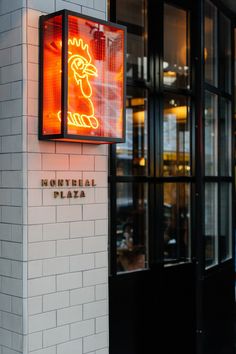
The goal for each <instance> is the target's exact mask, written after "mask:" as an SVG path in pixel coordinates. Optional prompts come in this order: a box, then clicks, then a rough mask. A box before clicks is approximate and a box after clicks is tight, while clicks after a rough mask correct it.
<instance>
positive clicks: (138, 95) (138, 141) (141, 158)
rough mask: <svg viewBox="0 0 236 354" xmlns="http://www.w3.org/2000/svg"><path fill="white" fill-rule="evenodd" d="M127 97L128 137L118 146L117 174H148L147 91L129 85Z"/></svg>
mask: <svg viewBox="0 0 236 354" xmlns="http://www.w3.org/2000/svg"><path fill="white" fill-rule="evenodd" d="M126 97H127V98H126V139H125V143H124V144H117V146H116V159H117V160H116V161H117V169H116V171H117V175H119V176H124V175H147V174H148V164H147V156H148V143H147V92H146V90H143V89H138V88H130V87H129V88H127V96H126Z"/></svg>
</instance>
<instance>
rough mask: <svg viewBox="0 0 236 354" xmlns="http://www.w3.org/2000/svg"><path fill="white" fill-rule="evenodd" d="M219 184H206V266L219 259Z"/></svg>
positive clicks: (213, 263)
mask: <svg viewBox="0 0 236 354" xmlns="http://www.w3.org/2000/svg"><path fill="white" fill-rule="evenodd" d="M217 194H218V193H217V184H216V183H206V184H205V265H206V268H208V267H211V266H213V265H215V264H216V263H217V261H218V247H217V237H218V232H217V230H218V218H217V211H218V197H217Z"/></svg>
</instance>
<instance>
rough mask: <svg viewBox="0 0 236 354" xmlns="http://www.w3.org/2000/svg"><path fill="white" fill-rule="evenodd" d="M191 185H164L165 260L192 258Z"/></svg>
mask: <svg viewBox="0 0 236 354" xmlns="http://www.w3.org/2000/svg"><path fill="white" fill-rule="evenodd" d="M190 205H191V204H190V185H189V184H187V183H165V184H164V259H165V260H166V261H171V260H176V259H178V260H179V259H183V260H187V259H189V258H190V256H191V252H190V247H191V245H190Z"/></svg>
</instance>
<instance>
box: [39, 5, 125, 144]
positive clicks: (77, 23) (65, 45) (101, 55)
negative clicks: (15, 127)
mask: <svg viewBox="0 0 236 354" xmlns="http://www.w3.org/2000/svg"><path fill="white" fill-rule="evenodd" d="M125 43H126V30H125V27H123V26H120V25H117V24H113V23H109V22H106V21H102V20H97V19H94V18H91V17H87V16H83V15H80V14H77V13H75V12H72V11H67V10H63V11H58V12H55V13H53V14H50V15H47V16H41V17H40V75H39V76H40V77H39V116H40V117H39V139H41V140H60V141H80V142H89V143H97V144H99V143H118V142H124V136H125V118H124V116H125V106H124V105H125Z"/></svg>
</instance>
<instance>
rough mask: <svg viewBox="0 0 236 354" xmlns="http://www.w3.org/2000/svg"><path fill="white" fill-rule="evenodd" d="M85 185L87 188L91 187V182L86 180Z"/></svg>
mask: <svg viewBox="0 0 236 354" xmlns="http://www.w3.org/2000/svg"><path fill="white" fill-rule="evenodd" d="M84 185H85V186H86V187H90V182H89V180H88V179H86V180H85V183H84Z"/></svg>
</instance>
